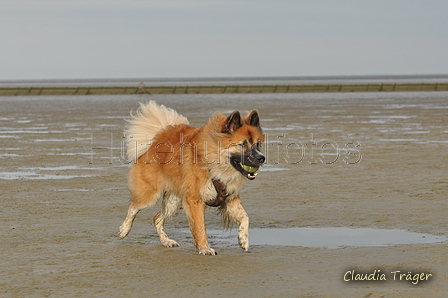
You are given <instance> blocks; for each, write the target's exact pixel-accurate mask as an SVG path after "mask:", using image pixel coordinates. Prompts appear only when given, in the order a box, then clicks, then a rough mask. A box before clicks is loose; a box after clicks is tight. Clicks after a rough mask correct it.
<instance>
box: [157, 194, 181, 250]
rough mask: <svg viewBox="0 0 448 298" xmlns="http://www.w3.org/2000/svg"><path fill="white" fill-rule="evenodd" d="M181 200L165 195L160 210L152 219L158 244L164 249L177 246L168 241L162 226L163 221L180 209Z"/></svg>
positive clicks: (173, 242) (172, 195)
mask: <svg viewBox="0 0 448 298" xmlns="http://www.w3.org/2000/svg"><path fill="white" fill-rule="evenodd" d="M181 202H182V201H181V199H180V198H179V197H178V196H176V195H175V194H172V193H166V194H165V196H164V197H163V203H162V210H160V211H159V213H157V215H156V216H155V217H154V225H155V226H156V230H157V234H158V235H159V238H160V242H161V243H162V245H163V246H166V247H177V246H179V244H178V243H177V242H176V241H174V240H172V239H170V238H169V237H168V235H167V234H166V233H165V230H164V228H163V225H164V223H165V220H166V219H167V218H168V217H170V216H172V215H174V214H175V213H176V212H177V211H178V210H179V208H180V205H181Z"/></svg>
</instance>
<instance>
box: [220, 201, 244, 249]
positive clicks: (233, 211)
mask: <svg viewBox="0 0 448 298" xmlns="http://www.w3.org/2000/svg"><path fill="white" fill-rule="evenodd" d="M225 212H227V214H226V215H225V216H226V217H227V218H228V220H230V221H231V222H236V223H238V224H239V228H238V243H239V244H240V246H241V248H242V249H244V250H245V251H248V250H249V216H248V215H247V213H246V211H245V210H244V208H243V204H241V199H240V198H239V197H235V198H233V199H232V200H229V201H228V202H227V203H226V209H225Z"/></svg>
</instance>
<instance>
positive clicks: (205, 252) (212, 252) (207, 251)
mask: <svg viewBox="0 0 448 298" xmlns="http://www.w3.org/2000/svg"><path fill="white" fill-rule="evenodd" d="M199 254H200V255H204V256H205V255H210V256H216V255H217V254H218V253H217V252H216V251H215V250H214V249H213V248H210V247H207V248H201V249H199Z"/></svg>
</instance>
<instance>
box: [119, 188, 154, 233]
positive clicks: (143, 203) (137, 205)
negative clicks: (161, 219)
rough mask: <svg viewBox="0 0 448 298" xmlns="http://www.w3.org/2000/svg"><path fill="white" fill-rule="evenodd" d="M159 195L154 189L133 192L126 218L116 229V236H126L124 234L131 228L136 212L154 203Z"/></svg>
mask: <svg viewBox="0 0 448 298" xmlns="http://www.w3.org/2000/svg"><path fill="white" fill-rule="evenodd" d="M160 196H161V195H160V192H158V191H155V190H152V191H148V192H145V193H143V194H140V195H139V196H137V194H134V195H133V197H132V200H131V204H130V205H129V209H128V213H127V215H126V218H125V220H124V221H123V223H122V224H121V226H120V228H119V229H118V236H120V238H124V237H126V235H127V234H129V231H130V230H131V228H132V224H133V223H134V219H135V217H136V216H137V213H138V212H139V211H140V210H142V209H144V208H147V207H150V206H152V205H154V204H155V203H156V202H157V201H158V199H159V198H160Z"/></svg>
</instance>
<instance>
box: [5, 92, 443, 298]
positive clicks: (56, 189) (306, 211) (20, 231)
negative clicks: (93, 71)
mask: <svg viewBox="0 0 448 298" xmlns="http://www.w3.org/2000/svg"><path fill="white" fill-rule="evenodd" d="M149 100H156V101H157V102H159V103H161V104H165V105H166V106H168V107H171V108H174V109H176V110H177V111H178V112H179V113H181V114H183V115H184V116H186V117H188V119H189V120H190V123H191V125H193V126H200V125H203V124H204V123H205V122H206V121H207V120H208V118H209V117H210V116H211V115H212V113H214V112H216V111H221V112H224V113H230V112H232V111H234V110H241V111H244V110H251V109H258V111H259V113H260V116H261V123H262V126H263V128H264V132H265V133H267V136H268V143H267V144H266V146H265V148H266V150H267V153H268V162H267V164H266V165H265V166H264V167H263V169H262V170H260V173H259V175H258V177H257V178H256V179H255V180H254V181H248V182H247V183H246V185H245V187H244V189H243V193H242V200H243V205H244V206H245V209H246V211H247V213H248V214H249V217H250V219H251V227H252V228H254V229H288V228H300V227H309V228H316V229H318V228H323V229H324V228H352V229H354V230H356V229H365V228H369V229H376V230H403V231H409V232H414V233H422V234H425V235H427V234H429V235H434V236H438V237H440V239H442V240H440V241H437V242H434V243H418V244H415V243H409V244H395V243H393V241H392V242H391V243H390V245H382V246H371V245H363V244H362V243H360V244H359V245H344V243H341V245H340V246H339V247H337V248H329V247H325V246H317V247H315V246H307V245H301V244H300V239H297V242H298V244H297V245H273V244H269V245H264V244H253V245H252V246H251V249H250V252H248V253H244V252H243V251H242V250H241V249H240V248H239V247H238V245H237V244H236V241H235V239H233V238H234V237H219V236H213V235H212V236H211V237H210V243H211V245H212V247H213V248H215V249H216V251H217V252H218V255H217V256H214V257H212V256H200V255H198V254H197V252H196V250H195V248H194V245H193V243H192V241H191V236H190V235H189V233H188V223H187V219H186V217H185V214H184V212H183V210H181V211H180V212H179V213H178V215H176V216H175V217H172V218H170V219H169V220H168V221H167V223H166V230H167V233H168V234H169V235H170V236H171V237H172V238H173V239H175V240H178V242H179V244H180V247H178V248H165V247H163V246H161V245H160V242H159V240H158V237H157V235H156V232H155V229H154V226H153V224H152V218H153V216H154V215H155V214H156V213H157V212H158V210H159V208H160V205H157V206H155V207H153V208H150V209H146V210H143V211H141V212H140V214H139V215H138V216H137V219H136V221H135V224H134V227H133V229H132V231H131V233H130V234H129V236H128V237H126V238H125V239H123V240H120V239H119V238H118V236H117V234H118V233H117V232H118V227H119V225H120V224H121V223H122V221H123V219H124V217H125V214H126V210H127V207H128V200H129V192H128V190H127V181H126V179H127V169H128V165H127V164H126V163H125V158H124V148H123V142H122V136H123V135H122V132H123V128H124V124H125V121H124V119H126V118H127V117H128V115H129V112H130V110H132V109H136V108H137V107H138V103H139V102H147V101H149ZM0 106H1V109H0V190H1V194H0V198H1V199H0V206H1V209H0V221H1V224H2V232H1V233H0V254H1V260H2V266H0V296H1V297H155V296H158V297H187V296H189V297H445V296H446V293H447V291H448V261H447V249H448V242H447V241H443V240H444V239H445V237H446V236H448V220H447V214H448V201H447V200H446V198H447V193H448V176H447V173H448V171H447V169H448V92H396V93H388V92H384V93H326V94H324V93H313V94H307V93H301V94H213V95H207V94H204V95H202V94H201V95H152V96H151V95H114V96H93V95H92V96H24V97H20V96H19V97H0ZM206 217H207V228H208V229H210V230H213V231H215V230H219V231H220V230H221V229H222V227H221V223H220V217H219V215H218V214H217V212H216V210H215V209H213V208H209V209H208V210H207V213H206ZM233 232H235V231H233ZM227 233H230V232H227ZM429 235H428V236H424V235H423V236H422V238H423V237H428V238H429ZM228 238H229V239H228ZM230 238H232V240H230ZM423 239H426V238H423ZM423 242H425V241H423ZM375 270H376V271H375ZM398 271H400V272H398ZM347 272H350V273H348V274H347ZM351 272H354V273H353V275H352V273H351ZM393 272H396V273H393ZM356 273H360V274H361V273H363V274H366V275H367V274H373V275H372V279H375V280H371V281H357V280H353V279H355V275H356ZM408 273H409V274H408ZM381 274H384V278H385V279H386V280H381ZM400 274H404V276H401V275H400ZM421 274H423V275H421ZM400 276H401V277H400ZM408 276H410V277H411V280H406V279H408ZM415 276H417V277H418V278H419V280H418V282H417V283H416V282H415V281H416V280H415V278H417V277H415ZM421 276H422V278H421V279H420V277H421ZM400 278H401V280H400ZM413 278H414V279H413ZM412 279H413V280H412ZM425 279H427V280H425ZM413 281H414V283H413Z"/></svg>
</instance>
